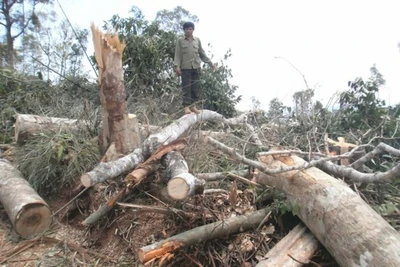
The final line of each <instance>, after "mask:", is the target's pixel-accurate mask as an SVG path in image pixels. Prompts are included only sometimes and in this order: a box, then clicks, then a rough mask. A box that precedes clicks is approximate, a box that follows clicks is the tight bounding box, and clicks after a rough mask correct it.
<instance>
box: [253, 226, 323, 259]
mask: <svg viewBox="0 0 400 267" xmlns="http://www.w3.org/2000/svg"><path fill="white" fill-rule="evenodd" d="M317 249H318V240H317V239H316V238H315V237H314V235H313V234H312V233H311V232H310V231H309V230H308V229H307V227H306V226H305V225H304V224H302V223H300V224H298V225H297V226H296V227H294V228H293V229H292V231H290V233H289V234H288V235H286V236H285V237H284V238H283V239H282V240H281V241H279V242H278V244H276V245H275V246H274V247H273V248H272V249H271V250H270V251H268V253H267V255H265V258H267V259H266V260H263V261H260V262H259V263H258V264H257V265H256V267H281V266H285V267H300V266H303V265H304V264H307V263H308V262H309V259H310V258H312V257H313V255H314V253H315V252H316V251H317Z"/></svg>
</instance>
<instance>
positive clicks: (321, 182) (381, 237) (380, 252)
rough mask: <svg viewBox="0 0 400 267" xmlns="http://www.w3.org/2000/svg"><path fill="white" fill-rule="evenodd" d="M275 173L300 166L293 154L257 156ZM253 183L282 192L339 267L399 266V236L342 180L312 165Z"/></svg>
mask: <svg viewBox="0 0 400 267" xmlns="http://www.w3.org/2000/svg"><path fill="white" fill-rule="evenodd" d="M260 161H262V162H263V163H264V165H266V166H268V167H271V168H274V169H279V168H285V167H287V166H293V165H298V166H301V165H302V164H305V162H304V160H302V159H301V158H299V157H296V156H289V157H282V156H276V157H275V158H274V157H272V156H266V157H265V156H264V157H260ZM257 182H258V183H262V184H267V185H269V186H273V187H276V188H277V189H280V190H282V191H283V192H285V193H286V195H287V199H288V201H289V202H290V203H291V205H292V207H293V212H294V213H296V214H297V215H298V216H299V217H300V219H301V220H302V221H303V222H304V223H305V224H306V225H307V227H308V228H309V229H310V230H311V231H312V233H313V234H314V235H315V236H316V237H317V238H318V240H319V241H320V242H321V243H322V245H324V247H325V248H326V249H327V250H328V251H329V252H330V254H331V255H332V256H333V257H334V258H335V260H336V261H337V262H338V263H339V264H340V265H341V266H393V267H394V266H400V233H398V232H397V231H396V230H395V229H394V228H393V227H392V226H390V225H389V223H387V222H386V221H385V220H384V219H383V218H382V217H381V216H380V215H379V214H377V213H376V212H375V211H374V210H373V209H372V208H371V207H370V206H369V205H368V204H367V203H365V202H364V201H363V200H362V199H361V198H360V197H359V196H358V195H357V194H356V193H355V192H354V191H352V190H351V189H350V188H349V186H348V185H347V184H345V183H344V182H343V181H341V180H338V179H335V178H333V177H331V176H329V175H328V174H326V173H325V172H323V171H321V170H319V169H317V168H315V167H311V168H308V169H304V170H296V171H289V172H285V173H278V174H273V175H266V174H263V173H261V172H260V173H259V174H258V177H257Z"/></svg>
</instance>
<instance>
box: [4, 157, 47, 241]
mask: <svg viewBox="0 0 400 267" xmlns="http://www.w3.org/2000/svg"><path fill="white" fill-rule="evenodd" d="M0 170H1V172H0V203H1V204H2V205H3V207H4V209H5V211H6V212H7V215H8V217H9V218H10V221H11V223H12V225H13V227H14V229H15V231H16V232H17V233H18V234H19V235H20V236H22V237H23V238H29V237H31V236H32V235H35V234H40V233H43V232H44V231H46V230H47V229H48V228H49V227H50V224H51V211H50V208H49V206H48V205H47V203H46V202H45V201H44V200H43V199H42V198H41V197H40V196H39V195H38V194H37V193H36V192H35V190H33V188H32V187H31V186H30V185H29V183H28V182H27V181H26V180H25V179H24V178H23V177H22V174H21V173H20V172H19V171H18V170H17V169H16V168H15V167H14V166H12V165H11V163H10V162H9V161H7V160H4V159H0Z"/></svg>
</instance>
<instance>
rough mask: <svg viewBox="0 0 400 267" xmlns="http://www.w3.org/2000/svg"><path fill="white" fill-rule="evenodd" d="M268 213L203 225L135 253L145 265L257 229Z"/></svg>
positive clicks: (256, 212)
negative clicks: (174, 253) (178, 251)
mask: <svg viewBox="0 0 400 267" xmlns="http://www.w3.org/2000/svg"><path fill="white" fill-rule="evenodd" d="M268 213H269V210H268V209H262V210H258V211H255V212H253V213H251V214H248V215H241V216H236V217H232V218H229V219H227V220H224V221H217V222H214V223H210V224H207V225H203V226H200V227H197V228H194V229H191V230H189V231H186V232H184V233H181V234H178V235H175V236H172V237H170V238H167V239H165V240H161V241H159V242H156V243H154V244H151V245H148V246H145V247H142V248H139V249H138V250H137V251H136V253H137V255H138V257H139V260H140V262H141V263H145V262H148V261H150V260H153V259H155V258H161V257H163V256H165V255H167V254H171V253H173V252H174V251H176V250H178V249H180V248H183V247H187V246H191V245H194V244H197V243H200V242H203V241H207V240H210V239H214V238H220V237H224V236H227V235H230V234H234V233H238V232H243V231H247V230H249V229H252V228H257V227H258V226H259V224H260V223H261V222H262V221H263V219H264V218H265V216H267V214H268Z"/></svg>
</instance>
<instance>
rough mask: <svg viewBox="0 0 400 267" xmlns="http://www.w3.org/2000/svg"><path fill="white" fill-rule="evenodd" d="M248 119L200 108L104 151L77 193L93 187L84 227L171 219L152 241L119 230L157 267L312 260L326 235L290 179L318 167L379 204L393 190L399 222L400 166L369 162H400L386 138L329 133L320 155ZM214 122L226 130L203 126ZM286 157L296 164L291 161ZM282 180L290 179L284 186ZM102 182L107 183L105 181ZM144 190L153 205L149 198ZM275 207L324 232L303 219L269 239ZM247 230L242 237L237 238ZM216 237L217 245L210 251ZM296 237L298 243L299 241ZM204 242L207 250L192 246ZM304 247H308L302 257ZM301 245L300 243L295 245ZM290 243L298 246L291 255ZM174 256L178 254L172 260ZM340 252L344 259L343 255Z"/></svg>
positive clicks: (144, 127)
mask: <svg viewBox="0 0 400 267" xmlns="http://www.w3.org/2000/svg"><path fill="white" fill-rule="evenodd" d="M249 115H251V114H242V115H241V116H239V117H236V118H232V119H226V118H224V117H223V116H221V115H220V114H218V113H215V112H212V111H208V110H203V111H202V112H201V114H198V115H196V114H189V115H185V116H183V117H181V118H180V119H178V120H176V121H174V122H172V123H171V124H169V125H168V126H166V127H165V128H161V127H157V126H151V125H142V128H141V129H142V134H143V136H144V139H145V141H144V142H143V144H142V146H141V147H140V148H138V149H136V150H135V151H133V152H132V153H130V154H128V155H123V156H122V157H120V158H118V159H115V155H110V154H108V155H107V154H106V157H104V158H103V162H101V163H100V164H98V165H97V166H96V167H95V168H93V169H92V170H91V171H89V172H87V173H84V174H83V175H82V176H81V183H82V185H81V186H78V187H77V190H76V192H75V193H77V194H78V196H82V195H83V193H82V192H85V191H92V193H91V194H90V197H89V198H87V199H89V200H92V205H91V209H92V212H91V214H90V215H89V216H87V218H86V219H85V220H83V222H82V224H83V225H85V226H86V227H89V228H90V229H93V228H96V226H98V225H100V224H101V223H102V222H104V221H107V222H109V220H110V219H112V221H113V222H117V221H118V220H121V219H122V218H123V217H125V218H124V220H126V219H127V218H126V216H127V215H126V213H125V212H123V211H126V210H127V209H133V210H134V211H135V213H139V214H143V213H156V214H162V215H163V216H166V217H167V218H169V219H165V217H163V219H162V220H163V222H164V223H166V226H163V225H162V224H161V226H162V228H164V231H161V232H162V234H160V235H159V236H158V237H156V238H155V239H153V240H151V239H148V237H147V238H146V237H144V238H142V239H141V240H140V241H141V242H138V241H137V240H136V243H134V242H132V240H131V237H132V235H135V234H132V233H131V232H130V231H128V230H127V228H125V229H122V231H120V234H121V235H122V236H123V238H124V240H126V242H128V244H129V245H130V248H131V249H132V251H133V252H134V257H135V259H137V260H139V261H140V262H142V263H147V264H150V263H151V262H155V261H157V262H158V263H159V264H164V263H167V262H169V263H171V262H174V263H177V264H182V263H183V262H184V261H186V262H187V260H188V259H189V260H190V261H191V265H198V266H201V264H204V265H214V266H218V265H230V266H231V265H235V264H245V265H246V264H247V265H248V266H253V265H254V264H256V263H257V262H258V264H260V266H263V265H262V264H263V262H265V261H268V260H269V261H275V263H277V262H282V257H286V258H288V259H285V260H290V259H291V260H292V261H294V262H297V263H299V262H300V263H307V262H310V260H312V259H313V257H315V256H316V255H317V249H318V241H317V238H318V240H321V239H320V238H321V236H320V235H319V234H318V233H315V229H313V227H312V225H310V221H308V220H310V219H309V218H307V217H306V215H304V214H302V211H301V209H302V208H301V207H296V206H295V204H294V203H296V201H298V200H299V199H298V198H297V199H296V196H294V195H295V193H293V192H288V191H287V190H288V189H291V187H292V186H293V184H290V183H289V184H285V183H286V182H287V181H288V180H289V179H288V177H289V176H290V177H293V175H299V174H298V173H305V172H306V171H307V172H308V170H310V172H311V170H314V169H315V167H318V169H321V170H324V171H325V172H326V173H329V174H330V175H332V176H333V177H336V178H337V179H338V181H340V182H342V181H345V182H346V183H347V187H350V188H351V189H352V192H355V194H358V195H359V196H360V197H361V198H362V199H364V200H365V201H367V202H368V203H369V204H371V205H372V206H375V207H380V206H379V204H381V203H383V202H382V201H383V200H382V199H380V202H379V201H377V199H379V197H380V194H381V193H382V192H381V191H382V190H381V189H382V188H385V189H387V190H388V191H386V193H388V192H391V194H386V195H385V198H386V200H388V199H389V200H390V201H392V203H394V204H393V206H394V208H392V210H391V212H392V213H391V214H390V216H387V217H385V218H386V219H388V220H389V219H390V222H391V223H392V225H393V226H394V227H395V228H397V227H398V225H399V221H400V220H398V219H396V216H398V214H399V213H398V203H399V202H398V201H399V200H398V197H397V194H398V192H399V190H398V181H397V180H396V179H397V177H400V167H399V166H400V165H399V164H398V163H396V164H395V165H394V166H393V167H392V168H390V169H389V170H388V171H386V172H373V170H371V169H370V168H368V166H367V163H368V162H370V161H371V160H372V161H373V160H376V159H377V158H381V159H382V157H385V155H391V158H392V159H394V161H393V162H397V160H396V158H398V157H399V156H400V151H399V150H398V149H395V148H392V147H390V146H388V145H386V144H384V143H381V144H379V145H378V146H375V147H374V146H372V145H363V144H360V145H354V144H350V145H349V144H347V143H345V142H336V141H333V140H331V139H329V138H326V139H325V143H324V145H325V147H326V149H325V151H324V152H321V151H316V152H314V151H313V150H312V149H311V148H310V150H309V151H300V150H298V149H287V148H286V147H281V146H279V144H272V143H269V142H268V141H267V140H266V139H263V138H260V136H263V135H262V132H261V130H260V129H259V128H257V127H255V125H254V124H252V123H250V121H249ZM216 126H217V127H219V129H220V131H210V130H207V131H205V130H204V128H207V129H212V128H214V129H215V128H216ZM264 136H265V135H264ZM343 146H345V147H347V149H348V151H347V152H344V153H338V155H334V156H332V153H331V152H332V150H335V147H336V150H338V149H337V148H339V151H341V148H342V147H343ZM110 151H111V152H110ZM110 151H109V153H112V150H110ZM342 152H343V151H342ZM293 157H294V158H293ZM107 158H113V160H107ZM288 158H290V160H291V161H292V163H288ZM354 159H356V160H354ZM345 160H348V162H345ZM277 162H283V163H285V165H282V164H281V163H279V164H278V163H277ZM287 175H289V176H287ZM308 175H311V174H308ZM277 178H278V179H286V180H285V182H283V183H282V182H280V181H277V180H276V179H277ZM298 179H300V178H298ZM302 179H303V178H302ZM104 184H105V185H107V186H106V189H104V186H103V187H102V186H100V185H104ZM333 187H334V186H333ZM377 188H380V190H379V189H377ZM389 188H390V190H391V191H389ZM82 190H83V191H82ZM285 190H286V191H285ZM307 190H308V189H307ZM93 191H94V192H95V193H94V194H93ZM106 191H107V192H106ZM305 191H306V190H305ZM96 192H97V194H96ZM145 196H146V197H147V198H150V199H151V200H152V201H143V199H144V197H145ZM138 199H142V201H141V203H139V204H138V203H136V202H137V200H138ZM154 200H155V201H154ZM72 201H76V198H73V199H72V200H71V202H72ZM139 202H140V201H139ZM154 203H156V205H155V204H154ZM384 203H387V202H384ZM297 205H299V203H297ZM377 209H378V210H379V208H377ZM117 210H119V212H117ZM278 210H279V211H280V212H281V214H282V213H285V211H290V212H291V213H293V214H295V215H296V216H298V217H299V218H297V217H295V218H297V221H296V220H294V222H295V224H296V223H298V222H300V220H299V219H301V220H302V221H303V222H304V223H305V224H306V226H308V227H309V228H310V229H312V230H314V231H312V232H313V233H314V234H315V235H316V236H317V238H315V237H314V236H313V235H312V234H311V233H310V231H308V230H307V227H305V226H304V225H303V224H301V223H300V224H299V225H298V226H296V227H295V228H293V230H292V231H291V232H290V233H291V235H288V236H287V237H286V238H284V239H282V241H281V242H279V243H278V244H276V246H275V243H276V242H275V241H278V240H274V239H273V238H272V236H273V234H274V232H275V231H274V229H273V227H272V226H271V225H270V224H268V223H267V222H271V221H272V218H274V217H276V215H277V211H278ZM121 211H122V212H121ZM368 212H370V211H368ZM385 212H388V209H386V210H385ZM124 214H125V215H124ZM291 217H292V218H293V216H291ZM130 219H132V218H130ZM279 221H280V220H279V219H277V220H276V222H277V225H279V226H281V227H280V228H281V230H282V232H286V233H287V229H285V227H283V225H282V224H279V223H278V222H279ZM174 224H175V226H174V227H171V225H174ZM129 225H132V223H131V222H130V224H129ZM176 225H178V226H179V227H177V226H176ZM182 225H183V227H182ZM108 226H109V224H108ZM196 226H197V227H196ZM293 226H294V225H292V227H293ZM292 227H290V228H292ZM385 227H386V226H385ZM122 228H123V227H122ZM119 229H120V230H121V228H119ZM385 229H386V228H385ZM249 230H251V232H248V231H249ZM240 232H245V233H243V234H238V233H240ZM234 233H236V234H237V236H236V238H233V240H232V237H231V240H229V241H230V242H223V241H221V239H222V240H225V241H226V239H225V238H226V237H228V236H231V235H232V234H234ZM342 238H345V237H342ZM213 239H218V240H219V241H218V242H216V243H214V246H211V247H210V242H212V240H213ZM288 240H289V241H288ZM296 242H299V243H297V245H295V244H296ZM338 242H339V241H338ZM143 243H145V244H143ZM198 243H200V244H202V245H203V246H204V249H199V247H198V246H197V247H193V246H192V245H194V244H198ZM139 244H143V245H142V246H139ZM217 244H219V247H218V245H217ZM284 244H285V245H284ZM304 245H306V247H307V248H308V250H307V251H308V253H305V254H304V253H303V254H302V252H304V251H303V249H302V248H303V247H304ZM323 245H324V246H325V247H327V248H328V251H329V252H330V253H332V251H334V249H332V247H329V246H331V245H333V244H331V243H328V244H325V243H323ZM296 246H298V247H299V248H297V249H293V248H294V247H296ZM271 247H274V249H271ZM290 248H292V252H291V253H288V252H287V251H288V249H290ZM185 251H186V252H185ZM296 253H299V254H302V256H301V255H297V254H296ZM174 255H178V256H176V257H175V258H174ZM288 255H289V256H288ZM333 256H334V258H335V260H336V261H338V258H337V255H333ZM335 256H336V257H335ZM269 263H271V262H269Z"/></svg>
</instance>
